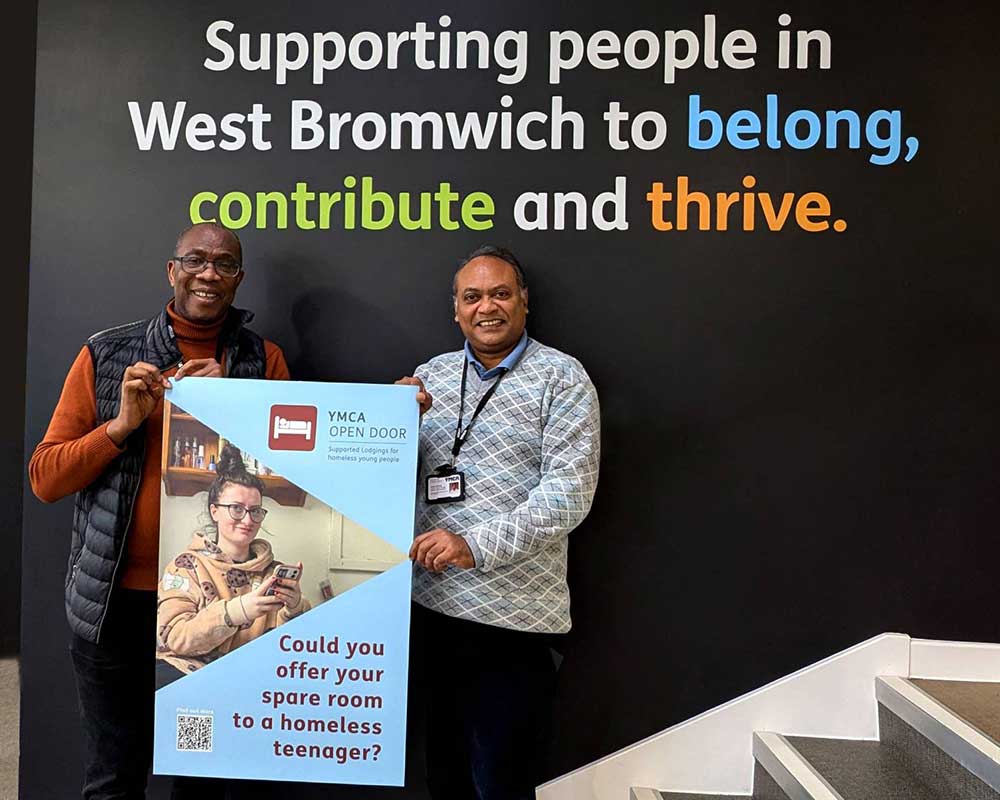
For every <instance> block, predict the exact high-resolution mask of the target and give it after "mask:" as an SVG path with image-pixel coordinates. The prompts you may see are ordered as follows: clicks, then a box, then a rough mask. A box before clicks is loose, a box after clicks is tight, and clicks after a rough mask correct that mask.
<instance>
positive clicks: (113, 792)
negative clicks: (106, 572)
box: [70, 589, 156, 800]
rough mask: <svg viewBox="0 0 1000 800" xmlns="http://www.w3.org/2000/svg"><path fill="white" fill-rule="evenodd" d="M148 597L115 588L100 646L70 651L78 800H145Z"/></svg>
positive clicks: (151, 630) (79, 645) (76, 642)
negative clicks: (80, 764)
mask: <svg viewBox="0 0 1000 800" xmlns="http://www.w3.org/2000/svg"><path fill="white" fill-rule="evenodd" d="M155 620H156V592H144V591H136V590H130V589H117V590H115V591H114V593H113V596H112V597H111V598H110V604H109V606H108V614H107V617H106V618H105V620H104V626H103V629H102V631H101V643H100V644H94V643H93V642H88V641H87V640H86V639H82V638H81V637H79V636H76V635H74V636H73V638H72V642H71V644H70V652H71V654H72V657H73V668H74V671H75V672H76V687H77V694H78V696H79V701H80V719H81V722H82V724H83V736H84V746H85V766H84V782H83V793H82V796H83V798H84V800H133V798H144V797H145V796H146V780H147V775H148V773H149V768H150V765H151V764H152V760H153V665H154V660H155V657H156V639H155V630H156V624H155Z"/></svg>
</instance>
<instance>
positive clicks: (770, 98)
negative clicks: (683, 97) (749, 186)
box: [688, 94, 920, 166]
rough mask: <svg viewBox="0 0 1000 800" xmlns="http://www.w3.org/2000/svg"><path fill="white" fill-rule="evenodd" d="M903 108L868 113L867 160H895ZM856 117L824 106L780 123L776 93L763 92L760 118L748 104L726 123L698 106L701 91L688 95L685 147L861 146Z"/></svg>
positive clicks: (913, 147) (912, 147) (909, 152)
mask: <svg viewBox="0 0 1000 800" xmlns="http://www.w3.org/2000/svg"><path fill="white" fill-rule="evenodd" d="M902 128H903V113H902V112H901V111H899V110H898V109H897V110H893V111H886V110H885V109H878V110H876V111H872V112H871V114H869V115H868V118H867V119H866V120H865V124H864V138H865V141H866V143H867V144H868V146H869V147H870V148H871V150H872V154H871V156H869V158H868V160H869V161H870V162H871V163H872V164H876V165H878V166H886V165H888V164H894V163H895V162H896V160H897V159H898V158H899V156H900V153H901V151H902V144H903V131H902ZM861 129H862V126H861V116H860V115H859V114H858V112H856V111H851V110H849V109H845V110H840V111H835V110H832V109H831V110H828V111H825V112H823V114H822V116H821V115H820V114H818V113H817V112H815V111H810V110H809V109H798V110H796V111H792V112H791V113H790V114H788V115H787V117H785V119H784V123H783V124H782V120H781V116H780V113H779V110H778V95H776V94H769V95H767V98H766V102H765V111H764V118H763V120H761V117H760V115H758V114H757V113H756V112H754V111H751V110H749V109H740V110H739V111H734V112H733V113H732V114H731V115H730V116H729V118H728V119H727V120H725V122H723V119H722V115H721V114H719V112H717V111H713V110H711V109H709V108H706V109H702V107H701V95H699V94H693V95H690V96H689V97H688V146H689V147H691V148H692V149H694V150H711V149H712V148H714V147H718V146H719V144H720V143H721V142H722V137H723V135H725V137H726V141H728V142H729V144H730V145H731V146H732V147H734V148H736V149H737V150H754V149H756V148H758V147H760V146H761V144H762V141H761V140H762V138H763V144H764V146H766V147H768V148H769V149H771V150H779V149H781V147H782V146H783V142H782V137H783V138H784V144H787V145H788V146H789V147H791V148H793V149H795V150H809V149H812V148H813V147H816V146H817V145H818V144H819V143H820V142H821V141H822V142H823V143H824V146H825V147H826V149H827V150H836V149H837V148H838V147H841V146H842V145H843V144H844V143H845V140H846V146H847V147H848V148H850V149H851V150H858V149H860V148H861ZM905 144H906V154H905V155H904V160H905V161H912V160H913V157H914V156H915V155H916V154H917V150H918V148H919V147H920V142H919V141H917V137H915V136H909V137H907V138H906V141H905Z"/></svg>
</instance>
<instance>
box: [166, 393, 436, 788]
mask: <svg viewBox="0 0 1000 800" xmlns="http://www.w3.org/2000/svg"><path fill="white" fill-rule="evenodd" d="M415 394H416V389H415V388H413V387H409V386H373V385H351V384H323V383H296V382H282V381H254V380H240V381H218V380H212V379H197V378H189V379H186V380H184V381H180V382H175V384H174V386H173V388H171V389H170V390H169V391H168V392H167V400H169V401H170V402H169V405H168V406H167V409H166V411H165V414H164V436H163V454H162V459H163V462H162V473H163V485H162V493H161V514H160V530H161V536H160V574H161V580H160V583H159V586H158V604H157V605H158V608H157V618H156V634H157V636H156V647H157V652H156V658H157V665H156V675H157V693H156V723H155V737H156V738H155V756H154V771H155V772H157V773H162V774H173V775H191V776H206V777H207V776H214V777H232V778H256V779H274V780H285V781H315V782H331V783H355V784H381V785H396V786H401V785H402V784H403V775H404V753H405V733H406V684H407V664H408V654H409V641H408V635H409V613H410V575H411V570H410V564H409V561H408V559H407V555H406V553H407V550H408V548H409V544H410V541H411V539H412V533H413V512H414V486H415V480H416V462H417V439H418V425H419V418H418V406H417V403H416V402H415ZM150 622H151V624H152V621H150Z"/></svg>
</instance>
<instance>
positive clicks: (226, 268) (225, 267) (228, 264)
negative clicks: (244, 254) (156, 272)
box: [174, 255, 243, 278]
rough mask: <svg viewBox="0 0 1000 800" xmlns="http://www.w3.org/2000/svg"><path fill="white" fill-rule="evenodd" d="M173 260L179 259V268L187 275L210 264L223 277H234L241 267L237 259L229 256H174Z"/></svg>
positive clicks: (203, 269)
mask: <svg viewBox="0 0 1000 800" xmlns="http://www.w3.org/2000/svg"><path fill="white" fill-rule="evenodd" d="M174 261H179V262H180V264H181V268H182V269H183V270H184V271H185V272H187V273H188V274H189V275H198V274H199V273H201V272H204V271H205V270H206V269H208V265H209V264H211V265H212V266H214V267H215V271H216V272H218V273H219V274H220V275H221V276H222V277H223V278H235V277H236V276H237V275H239V274H240V270H241V269H243V265H242V264H241V263H240V262H239V261H234V260H233V259H231V258H219V259H215V258H205V256H195V255H190V256H174Z"/></svg>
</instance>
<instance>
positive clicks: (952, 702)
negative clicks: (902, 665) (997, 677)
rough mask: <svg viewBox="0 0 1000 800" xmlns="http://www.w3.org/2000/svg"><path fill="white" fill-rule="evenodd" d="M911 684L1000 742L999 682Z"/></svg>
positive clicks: (927, 681) (917, 680)
mask: <svg viewBox="0 0 1000 800" xmlns="http://www.w3.org/2000/svg"><path fill="white" fill-rule="evenodd" d="M912 683H913V684H915V685H916V686H918V687H919V688H920V689H922V690H923V691H925V692H927V694H929V695H930V696H931V697H933V698H934V699H935V700H937V701H938V702H939V703H941V704H942V705H944V706H947V707H948V708H950V709H951V710H952V711H954V712H955V713H956V714H958V716H960V717H962V719H964V720H965V721H966V722H968V723H969V724H970V725H972V726H973V727H975V728H977V729H979V731H981V732H982V733H983V734H985V735H986V736H989V737H990V738H991V739H992V740H993V741H994V742H998V743H1000V683H985V682H982V681H936V680H926V679H914V680H913V681H912Z"/></svg>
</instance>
